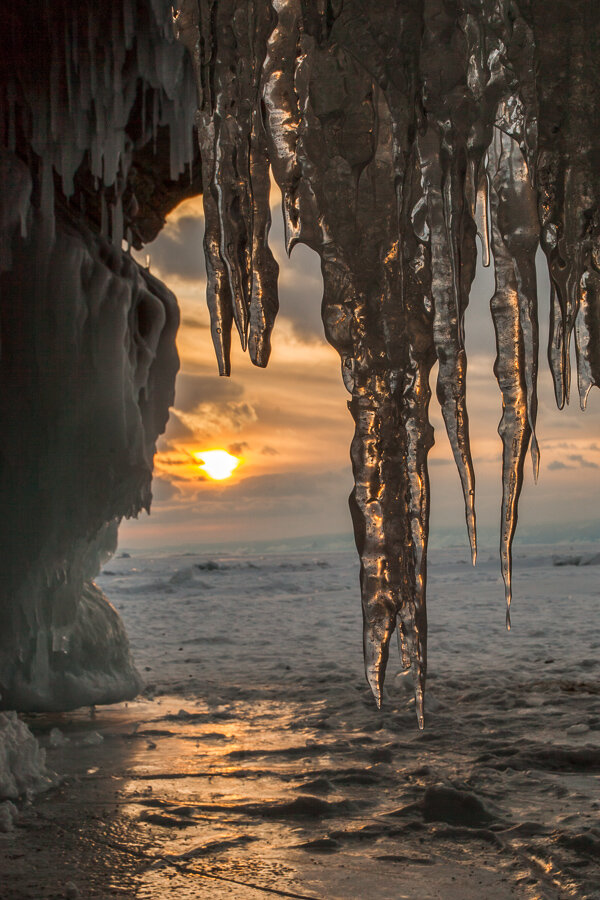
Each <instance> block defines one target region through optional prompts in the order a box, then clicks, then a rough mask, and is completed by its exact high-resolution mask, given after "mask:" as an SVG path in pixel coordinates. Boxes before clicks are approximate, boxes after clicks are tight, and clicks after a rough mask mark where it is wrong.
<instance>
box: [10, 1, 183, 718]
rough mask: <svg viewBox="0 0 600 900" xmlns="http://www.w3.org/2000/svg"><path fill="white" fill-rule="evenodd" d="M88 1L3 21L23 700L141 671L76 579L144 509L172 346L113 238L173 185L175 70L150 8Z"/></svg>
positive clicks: (38, 700)
mask: <svg viewBox="0 0 600 900" xmlns="http://www.w3.org/2000/svg"><path fill="white" fill-rule="evenodd" d="M100 6H101V8H99V9H94V8H93V7H91V6H88V5H86V4H83V5H77V4H74V3H69V2H64V3H56V4H45V3H44V4H40V8H39V9H38V10H37V13H38V14H39V15H38V17H37V18H36V29H37V30H36V41H35V43H34V45H30V44H29V41H30V37H31V35H30V32H29V30H28V29H27V28H26V27H25V25H26V23H25V22H24V20H23V17H22V13H21V12H20V11H19V10H18V9H16V8H14V9H13V10H12V11H11V12H8V13H7V21H5V22H4V25H3V27H5V28H6V31H5V33H4V36H3V45H4V48H5V51H6V52H5V53H4V56H3V58H4V60H11V59H16V61H17V62H18V65H15V66H12V67H11V66H5V67H4V68H3V69H2V72H1V75H2V78H1V79H0V96H1V97H2V104H1V107H0V111H1V113H2V115H0V145H1V150H0V177H1V178H2V194H1V196H0V236H1V237H0V272H1V274H0V336H1V356H0V410H1V417H2V430H1V433H0V497H1V502H2V517H1V524H0V535H1V542H2V558H1V562H0V590H1V597H0V704H1V705H2V706H4V707H8V708H10V707H17V708H19V709H23V710H31V709H33V710H40V709H68V708H71V707H76V706H80V705H83V704H94V703H103V702H104V703H106V702H112V701H115V700H120V699H124V698H127V697H132V696H135V694H136V693H137V692H138V691H139V689H140V687H141V679H140V676H139V675H138V673H137V671H136V670H135V667H134V665H133V662H132V660H131V657H130V653H129V646H128V641H127V637H126V634H125V630H124V627H123V625H122V623H121V620H120V618H119V616H118V614H117V612H116V611H115V609H114V608H113V607H112V606H111V605H110V603H108V601H107V600H106V598H105V597H104V596H103V594H102V592H101V591H100V590H99V588H98V587H97V586H96V585H95V584H94V582H93V578H94V576H95V575H96V574H97V572H98V570H99V568H100V565H101V564H102V563H103V562H104V561H105V559H106V558H107V557H108V556H109V555H110V554H111V553H112V552H113V551H114V549H115V547H116V538H117V526H118V523H119V521H120V519H121V518H122V517H123V516H132V515H137V514H138V512H139V511H140V510H141V509H142V508H146V509H148V508H149V505H150V500H151V492H150V484H151V478H152V464H153V456H154V451H155V444H156V440H157V437H158V435H159V434H160V433H161V432H162V431H163V430H164V427H165V425H166V421H167V418H168V410H169V405H170V404H171V403H172V400H173V394H174V384H175V375H176V372H177V369H178V365H179V361H178V356H177V350H176V346H175V335H176V331H177V327H178V323H179V311H178V308H177V303H176V300H175V297H174V296H173V294H172V293H171V292H170V291H169V290H168V289H167V288H166V287H165V286H164V285H163V284H162V283H161V282H160V281H158V280H157V279H156V278H154V277H153V276H152V275H151V274H150V272H149V271H147V270H145V269H143V268H141V267H140V266H139V265H138V264H137V263H136V262H135V261H134V260H133V259H132V257H131V256H130V255H129V253H128V252H127V251H126V250H125V249H123V245H124V242H123V237H124V236H125V237H126V241H127V242H134V243H137V244H138V245H141V241H142V240H143V239H144V238H146V239H147V237H148V236H152V234H153V233H156V230H157V222H158V227H160V225H161V224H162V221H163V213H164V211H165V209H168V208H169V205H170V206H174V205H175V204H176V203H177V202H178V199H179V198H180V196H181V194H182V192H183V193H185V192H186V191H189V190H190V179H192V181H193V178H194V174H193V171H192V168H193V161H194V151H193V143H192V123H193V111H194V92H193V83H192V82H191V81H190V78H189V77H186V72H188V69H189V66H188V64H187V63H186V59H185V51H184V49H183V48H182V47H181V46H180V45H179V44H178V43H177V42H176V40H175V38H174V35H173V29H172V21H171V11H170V9H169V8H167V7H165V6H164V4H162V3H156V4H154V6H152V5H146V4H140V5H138V4H136V3H133V2H126V3H123V4H115V5H114V6H113V5H112V4H110V5H100ZM27 15H33V13H32V11H31V10H29V11H28V12H27ZM186 86H187V91H186ZM165 135H166V137H167V144H166V151H165V149H164V144H165V142H164V139H165ZM169 135H170V138H171V140H170V148H169V142H168V138H169ZM154 142H156V144H157V148H158V150H159V151H161V150H162V154H163V159H162V168H161V161H160V160H159V161H158V162H156V163H152V161H151V158H152V156H153V155H154V147H153V144H154ZM164 157H166V160H165V159H164ZM184 169H185V178H184V179H183V182H184V187H183V188H182V187H181V185H180V184H179V183H178V181H177V179H178V178H179V175H180V174H181V173H182V172H183V170H184ZM163 170H166V171H163ZM148 181H150V182H151V189H150V191H148V188H147V182H148ZM164 183H167V184H168V185H170V187H169V188H168V189H167V194H168V195H169V196H167V197H166V198H165V197H164V196H163V194H164V193H165V190H164ZM136 191H137V193H138V194H139V195H140V196H139V197H138V196H136ZM144 192H146V194H147V195H148V196H146V198H145V199H144ZM140 206H141V207H142V208H141V210H140Z"/></svg>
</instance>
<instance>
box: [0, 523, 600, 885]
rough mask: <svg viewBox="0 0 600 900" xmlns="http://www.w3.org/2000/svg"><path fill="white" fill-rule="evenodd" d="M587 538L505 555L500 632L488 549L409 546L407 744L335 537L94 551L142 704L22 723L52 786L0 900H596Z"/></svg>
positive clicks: (596, 604) (28, 821)
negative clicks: (69, 895)
mask: <svg viewBox="0 0 600 900" xmlns="http://www.w3.org/2000/svg"><path fill="white" fill-rule="evenodd" d="M599 549H600V548H598V547H597V546H595V545H581V544H577V545H573V547H569V546H567V545H565V546H563V547H546V546H530V547H523V546H521V547H520V548H517V552H516V564H515V570H516V573H515V591H514V593H515V600H514V606H513V610H512V625H513V627H512V631H511V632H510V633H507V632H506V630H505V626H504V609H503V587H502V583H501V579H500V576H499V571H498V569H499V567H498V560H497V554H496V553H495V552H491V551H490V552H487V551H483V552H482V553H480V561H479V562H478V565H477V567H476V569H474V570H473V569H472V568H471V566H470V565H469V564H468V561H467V552H466V550H465V549H462V548H461V549H455V548H446V549H442V550H436V551H435V552H433V553H432V554H431V559H430V575H429V602H428V607H429V627H430V632H429V682H428V694H427V702H426V710H427V713H426V715H427V719H426V728H425V731H424V732H419V730H418V728H417V723H416V718H415V715H414V700H413V699H412V690H411V685H410V676H408V677H407V676H406V675H404V674H402V672H401V667H400V664H399V660H398V657H397V654H396V653H394V652H392V654H391V656H390V664H389V668H388V675H387V689H386V694H387V696H386V699H385V704H384V708H383V710H382V711H381V712H378V711H377V710H376V709H375V706H374V702H373V700H372V698H371V696H370V693H369V690H368V688H367V686H366V683H365V680H364V674H363V670H362V659H361V656H362V654H361V613H360V602H359V599H358V590H357V575H358V573H357V569H358V563H357V560H356V556H355V553H354V551H353V550H352V548H351V547H350V545H348V544H346V543H344V542H338V543H337V544H336V542H335V541H327V540H324V539H316V540H314V541H310V540H307V541H305V542H304V543H302V542H299V541H296V542H293V543H292V544H288V545H283V544H281V545H278V546H277V545H273V546H271V547H267V546H266V545H265V546H263V547H262V548H260V549H257V547H256V546H255V547H246V548H237V549H234V550H231V549H230V550H227V551H223V550H218V551H214V552H211V553H210V554H209V553H206V552H202V553H197V552H193V551H183V550H182V551H181V552H172V551H171V552H168V553H167V552H165V553H150V552H144V553H141V552H134V551H130V555H119V554H117V557H115V558H114V559H113V560H111V561H110V562H109V563H108V564H107V566H106V568H105V569H104V571H103V573H102V575H101V577H100V579H99V582H100V584H101V587H102V589H103V590H104V592H105V593H106V594H107V596H108V597H109V598H110V599H111V600H112V602H113V603H114V604H115V605H116V607H117V608H118V609H119V612H120V614H121V615H122V617H123V619H124V621H125V625H126V628H127V631H128V633H129V636H130V639H131V643H132V648H133V653H134V657H135V659H136V661H137V664H138V666H139V668H140V670H141V672H142V674H143V676H144V678H145V680H146V682H147V689H146V693H145V696H144V697H143V698H142V699H140V700H138V701H135V702H134V703H130V704H128V705H125V704H123V705H120V706H115V707H107V708H104V709H97V710H96V712H95V716H94V718H89V715H88V713H86V712H85V711H82V712H80V713H76V714H71V715H66V716H62V717H61V716H39V717H32V719H31V720H30V724H31V726H32V728H33V730H34V731H35V732H36V733H37V734H38V736H39V738H40V741H41V743H42V744H43V745H45V746H46V747H47V748H48V759H49V764H50V765H51V766H52V768H53V769H56V770H57V771H59V772H62V773H65V774H66V776H67V779H66V781H65V783H64V784H63V786H62V787H61V788H59V789H57V790H55V791H52V792H50V794H46V795H44V796H43V797H42V798H41V799H39V800H37V801H36V802H35V804H34V805H33V807H31V808H30V809H29V811H27V810H25V811H23V812H22V815H21V820H20V823H19V824H21V825H22V826H23V827H22V829H19V828H17V831H16V832H13V833H11V834H7V835H2V836H1V840H2V842H5V843H6V845H7V849H10V850H11V852H12V853H13V857H11V854H10V853H7V854H6V855H5V856H4V857H0V858H2V859H3V861H2V862H0V875H3V878H0V897H2V898H3V900H4V898H10V900H13V898H20V897H23V898H24V897H36V898H42V897H51V896H62V895H63V894H64V891H66V890H67V888H66V887H65V885H66V884H67V883H68V882H71V881H72V882H73V883H74V886H75V889H77V890H78V891H80V895H81V896H82V897H83V896H85V897H94V898H95V897H98V898H99V897H102V898H105V897H110V896H117V895H118V896H126V897H139V898H152V900H154V898H162V897H164V896H174V897H175V896H177V897H178V898H192V897H201V898H205V897H206V898H208V897H210V898H213V897H214V898H221V897H234V898H239V900H246V898H248V900H253V898H260V897H265V896H267V895H271V896H272V895H276V896H292V897H302V898H319V900H337V898H339V900H342V898H343V900H371V898H372V900H399V898H404V897H406V898H419V900H421V898H423V900H427V898H444V900H451V898H456V900H458V898H461V900H462V898H473V900H475V898H486V900H487V898H490V900H493V898H505V897H506V898H508V897H523V898H546V897H548V898H562V897H565V898H566V897H577V898H600V872H599V864H598V860H599V859H600V709H599V707H598V698H599V696H600V680H599V672H600V653H599V650H600V585H599V583H598V574H599V573H600V568H599V566H598V562H599V561H600V557H598V556H596V554H597V553H598V550H599ZM576 563H578V564H576ZM586 563H590V564H586ZM53 728H54V729H56V728H59V729H60V732H56V731H54V732H52V738H51V737H50V732H51V729H53ZM90 734H91V735H98V734H99V735H100V736H102V737H103V738H104V740H103V741H102V743H100V742H99V741H96V740H94V739H92V740H90V738H89V735H90ZM60 735H63V736H64V740H62V739H61V738H60ZM76 777H77V778H78V779H79V781H78V783H76V784H75V783H74V781H73V779H74V778H76ZM49 823H51V825H50V824H49ZM56 828H58V829H59V833H60V836H61V838H60V841H59V842H58V844H57V841H56V837H55V836H54V837H53V835H55V830H56ZM19 847H21V850H22V851H23V853H24V854H25V855H24V856H23V857H22V858H23V859H27V855H28V854H29V853H30V852H32V851H33V850H34V849H37V855H36V858H37V860H38V866H37V874H32V873H31V871H30V870H28V869H27V866H26V865H25V863H23V864H22V865H21V863H20V861H19V859H18V858H15V857H14V853H15V852H17V850H18V848H19ZM3 849H4V848H2V847H0V853H1V852H2V850H3ZM9 859H11V860H12V861H10V862H9ZM3 869H4V871H2V870H3ZM2 885H4V888H2ZM3 890H4V893H3ZM69 890H71V891H72V890H73V886H71V887H69ZM61 891H63V894H61V893H60V892H61Z"/></svg>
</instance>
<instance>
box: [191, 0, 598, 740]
mask: <svg viewBox="0 0 600 900" xmlns="http://www.w3.org/2000/svg"><path fill="white" fill-rule="evenodd" d="M584 10H585V11H584ZM176 25H177V27H178V29H179V33H180V37H181V39H182V40H183V42H184V43H185V45H186V46H187V47H188V49H189V50H190V51H191V55H192V59H193V63H194V70H195V74H196V81H197V89H198V102H199V110H198V119H197V121H198V125H199V142H200V150H201V155H202V164H203V180H204V204H205V217H206V235H207V237H206V241H205V250H206V257H207V271H208V274H209V283H208V298H209V306H210V311H211V317H212V328H213V337H214V340H215V346H216V349H217V355H218V359H219V367H220V371H221V372H222V373H228V372H229V345H230V338H229V335H230V331H231V326H232V323H233V321H235V323H236V325H237V329H238V331H239V333H240V337H241V340H242V346H246V342H248V343H249V346H250V352H251V355H252V358H253V361H254V362H256V363H257V364H258V365H264V364H265V363H266V359H267V352H266V349H265V351H264V352H262V351H259V350H258V349H257V348H260V347H262V346H263V344H264V346H265V348H266V346H267V345H266V344H265V343H264V342H265V340H266V337H265V335H268V332H269V330H270V328H271V325H272V322H273V316H274V314H275V312H276V309H277V301H276V296H275V290H274V286H275V276H276V272H275V269H274V267H273V265H272V263H271V262H270V256H269V253H268V249H267V248H266V236H267V231H268V223H269V215H268V185H267V181H266V174H265V168H264V167H265V165H266V160H267V159H268V161H269V162H270V164H271V167H272V172H273V175H274V177H275V179H276V181H277V183H278V184H279V186H280V188H281V191H282V195H283V216H284V221H285V229H286V242H287V247H288V251H290V252H291V250H292V248H293V247H294V245H295V244H296V243H298V242H303V243H305V244H307V245H308V246H309V247H311V248H312V249H314V250H315V251H316V252H317V253H318V254H319V255H320V257H321V264H322V272H323V280H324V295H323V321H324V325H325V333H326V336H327V339H328V340H329V341H330V342H331V344H333V346H334V347H335V348H336V349H337V350H338V352H339V354H340V357H341V360H342V374H343V378H344V383H345V385H346V387H347V388H348V390H349V392H350V393H351V395H352V399H351V401H350V403H349V407H350V411H351V413H352V415H353V417H354V420H355V423H356V432H355V437H354V440H353V443H352V450H351V456H352V464H353V469H354V477H355V489H354V491H353V494H352V496H351V498H350V506H351V512H352V518H353V522H354V529H355V534H356V543H357V547H358V550H359V553H360V557H361V564H362V565H361V589H362V600H363V612H364V651H365V663H366V672H367V678H368V681H369V683H370V685H371V687H372V689H373V693H374V695H375V698H376V700H377V702H378V703H380V702H381V697H382V689H383V679H384V674H385V667H386V661H387V657H388V648H389V641H390V639H391V636H392V634H393V632H394V631H395V630H396V628H397V629H398V633H399V642H400V647H401V653H402V658H403V662H404V664H405V666H411V667H412V668H413V675H414V678H415V688H416V698H417V713H418V718H419V722H420V724H421V725H422V724H423V692H424V685H425V675H426V614H425V587H426V553H427V532H428V511H429V484H428V477H427V453H428V451H429V449H430V447H431V446H432V443H433V433H432V429H431V426H430V424H429V421H428V404H429V398H430V389H429V373H430V370H431V367H432V365H433V363H434V361H435V360H436V359H437V361H438V363H439V375H438V380H437V396H438V399H439V401H440V404H441V408H442V412H443V416H444V420H445V424H446V429H447V432H448V436H449V439H450V443H451V446H452V450H453V453H454V458H455V460H456V464H457V467H458V471H459V476H460V480H461V483H462V488H463V492H464V499H465V510H466V519H467V528H468V534H469V539H470V543H471V548H472V555H473V561H475V555H476V530H475V503H474V500H475V478H474V472H473V464H472V461H471V452H470V447H469V421H468V413H467V405H466V382H467V359H466V353H465V347H464V333H463V321H464V314H465V309H466V306H467V302H468V298H469V291H470V287H471V283H472V280H473V276H474V271H475V262H476V256H477V251H476V236H477V234H479V236H480V239H481V242H482V248H483V263H484V265H487V264H489V259H490V244H491V250H492V253H493V258H494V265H495V270H496V291H495V294H494V297H493V298H492V301H491V308H492V316H493V320H494V326H495V329H496V337H497V348H498V352H497V358H496V364H495V373H496V375H497V378H498V382H499V385H500V389H501V392H502V400H503V415H502V421H501V423H500V427H499V431H500V435H501V437H502V441H503V448H504V450H503V465H502V472H503V474H502V481H503V501H502V519H501V558H502V574H503V577H504V581H505V585H506V599H507V604H510V599H511V544H512V539H513V535H514V532H515V527H516V522H517V504H518V499H519V493H520V490H521V484H522V478H523V465H524V459H525V455H526V452H527V450H528V448H529V447H531V451H532V457H533V465H534V472H535V474H536V476H537V470H538V466H539V451H538V446H537V442H536V438H535V420H536V411H537V398H536V377H537V365H538V326H537V298H536V284H535V268H534V257H535V252H536V248H537V246H538V243H539V241H540V234H541V241H542V246H543V248H544V250H545V252H546V254H547V256H548V261H549V266H550V274H551V281H552V291H553V301H552V327H551V332H552V333H551V340H550V348H549V358H550V364H551V367H552V371H553V374H554V380H555V386H556V396H557V400H558V402H559V404H560V405H562V404H563V403H564V402H565V399H566V398H568V391H569V378H570V366H569V345H570V340H571V334H572V332H573V331H574V332H575V342H576V349H577V365H578V373H579V390H580V395H581V402H582V405H583V404H584V403H585V399H586V396H587V393H588V391H589V388H590V387H591V385H592V384H596V383H598V381H599V377H600V370H599V365H600V361H599V356H598V354H599V352H600V351H599V349H598V348H599V347H600V344H599V342H598V337H599V326H598V322H599V311H598V310H599V305H598V300H597V296H598V290H599V289H600V280H599V278H600V249H599V248H600V216H599V214H598V200H599V199H600V167H599V166H598V153H599V142H598V134H599V133H600V131H599V125H600V122H599V116H600V113H599V109H600V104H599V102H598V81H597V77H596V74H595V68H594V62H593V60H594V47H596V46H597V41H598V39H599V37H600V14H599V13H598V11H597V9H596V8H595V6H594V5H593V4H591V3H586V4H583V5H581V6H577V7H576V8H575V7H573V6H572V4H568V3H566V2H564V3H563V2H560V3H557V4H551V5H550V6H549V5H548V4H547V3H544V2H542V0H523V2H521V3H515V2H513V0H474V2H461V0H459V2H454V3H448V2H445V0H385V2H379V3H372V4H368V3H364V2H362V0H345V2H343V3H342V2H333V0H332V2H325V3H324V2H320V0H272V2H268V0H255V2H252V3H248V4H239V3H236V2H235V0H219V2H216V0H184V2H183V3H182V4H180V9H179V13H178V15H177V17H176ZM254 150H256V151H257V154H258V155H257V159H259V160H260V166H259V167H258V168H257V167H256V163H255V162H254V159H253V155H252V154H253V151H254ZM265 154H266V158H265ZM254 248H259V249H260V256H259V255H257V254H255V252H254ZM265 264H266V265H267V268H266V270H265V268H264V266H265ZM264 273H266V274H264ZM507 621H508V622H509V619H508V613H507Z"/></svg>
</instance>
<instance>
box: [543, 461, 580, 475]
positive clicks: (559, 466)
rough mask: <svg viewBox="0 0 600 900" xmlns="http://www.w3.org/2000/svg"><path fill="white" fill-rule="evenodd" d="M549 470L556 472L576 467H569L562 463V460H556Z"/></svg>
mask: <svg viewBox="0 0 600 900" xmlns="http://www.w3.org/2000/svg"><path fill="white" fill-rule="evenodd" d="M548 468H549V469H550V471H551V472H556V471H558V469H573V468H574V466H568V465H567V464H566V463H564V462H561V461H560V459H555V460H553V461H552V462H551V463H550V464H549V465H548Z"/></svg>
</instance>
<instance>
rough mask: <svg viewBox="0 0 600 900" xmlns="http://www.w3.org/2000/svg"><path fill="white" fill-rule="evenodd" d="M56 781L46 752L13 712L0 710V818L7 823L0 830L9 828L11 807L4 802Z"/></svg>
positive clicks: (32, 792) (39, 789)
mask: <svg viewBox="0 0 600 900" xmlns="http://www.w3.org/2000/svg"><path fill="white" fill-rule="evenodd" d="M56 782H57V777H56V775H55V774H54V773H53V772H51V771H50V770H49V769H48V768H47V767H46V751H45V750H43V749H42V748H41V747H40V745H39V744H38V742H37V740H36V739H35V737H34V736H33V734H32V733H31V731H30V730H29V728H28V727H27V725H25V723H24V722H21V720H20V719H19V718H18V717H17V714H16V713H15V712H8V713H0V801H4V803H1V802H0V810H3V814H0V818H3V819H4V821H5V823H6V825H7V826H8V827H5V828H4V829H2V827H1V826H0V831H2V830H5V831H8V830H10V824H9V823H10V819H12V815H11V816H10V819H9V814H11V813H12V811H13V810H14V807H13V805H12V803H7V802H6V801H11V800H17V799H18V798H19V797H22V796H31V795H33V794H38V793H40V792H41V791H46V790H48V788H49V787H52V785H54V784H56ZM5 804H6V805H5ZM11 807H12V809H11Z"/></svg>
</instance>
